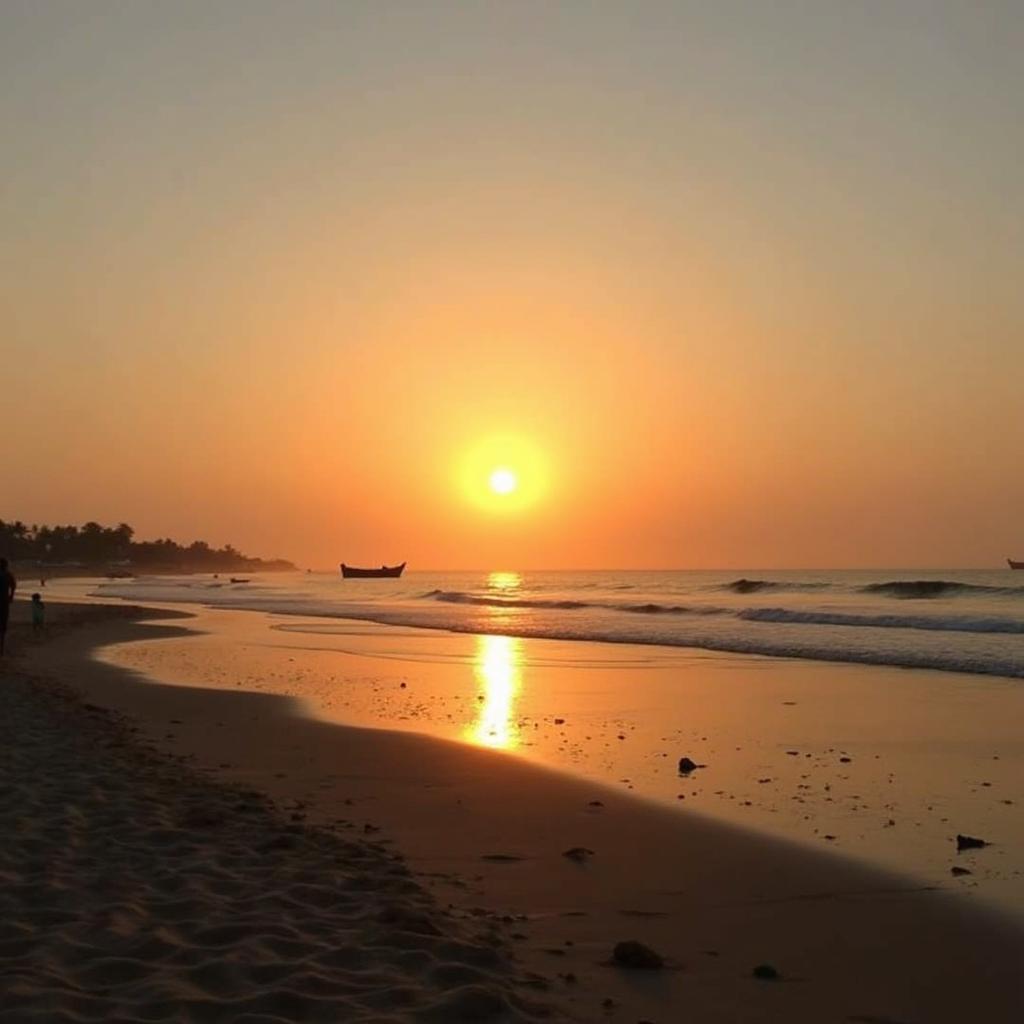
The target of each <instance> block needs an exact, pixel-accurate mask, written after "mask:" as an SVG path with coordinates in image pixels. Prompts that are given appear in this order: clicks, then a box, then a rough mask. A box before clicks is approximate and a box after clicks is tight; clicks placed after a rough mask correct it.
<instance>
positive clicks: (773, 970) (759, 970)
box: [750, 964, 782, 981]
mask: <svg viewBox="0 0 1024 1024" xmlns="http://www.w3.org/2000/svg"><path fill="white" fill-rule="evenodd" d="M750 973H751V974H752V975H753V976H754V977H755V978H757V979H758V980H759V981H778V980H779V978H781V977H782V975H781V974H780V973H779V970H778V968H777V967H772V965H771V964H758V965H757V966H756V967H755V968H754V969H753V970H752V971H751V972H750Z"/></svg>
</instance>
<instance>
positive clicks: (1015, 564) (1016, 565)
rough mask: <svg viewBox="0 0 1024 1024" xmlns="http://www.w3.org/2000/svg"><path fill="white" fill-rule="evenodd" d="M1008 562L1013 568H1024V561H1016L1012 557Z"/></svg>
mask: <svg viewBox="0 0 1024 1024" xmlns="http://www.w3.org/2000/svg"><path fill="white" fill-rule="evenodd" d="M1006 564H1007V565H1009V567H1010V568H1011V569H1024V562H1015V561H1014V560H1013V559H1012V558H1008V559H1007V560H1006Z"/></svg>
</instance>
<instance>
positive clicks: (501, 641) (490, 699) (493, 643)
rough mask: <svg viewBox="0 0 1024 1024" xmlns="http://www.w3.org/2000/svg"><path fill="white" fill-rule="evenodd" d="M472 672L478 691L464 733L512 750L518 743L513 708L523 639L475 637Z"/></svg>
mask: <svg viewBox="0 0 1024 1024" xmlns="http://www.w3.org/2000/svg"><path fill="white" fill-rule="evenodd" d="M473 673H474V675H475V676H476V678H477V682H478V683H479V684H480V689H481V692H480V694H479V695H478V696H479V698H480V699H479V711H478V713H477V717H476V720H475V721H474V722H472V723H471V724H470V726H469V728H468V729H467V733H466V735H467V737H468V738H469V739H470V740H472V741H473V742H474V743H479V744H480V745H481V746H485V747H495V748H498V749H501V750H514V749H515V748H516V747H517V746H519V727H518V725H517V724H516V721H515V714H514V712H515V703H516V698H517V697H518V695H519V691H520V689H521V686H522V641H521V640H520V639H519V638H518V637H514V636H479V637H477V646H476V651H475V652H474V655H473Z"/></svg>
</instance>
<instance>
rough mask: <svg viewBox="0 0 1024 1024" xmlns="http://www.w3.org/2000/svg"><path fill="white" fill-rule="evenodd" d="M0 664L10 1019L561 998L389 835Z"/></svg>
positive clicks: (356, 1009)
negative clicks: (315, 812) (216, 773)
mask: <svg viewBox="0 0 1024 1024" xmlns="http://www.w3.org/2000/svg"><path fill="white" fill-rule="evenodd" d="M2 678H3V689H2V692H3V704H4V713H3V716H2V718H0V749H2V751H3V754H2V756H0V786H2V789H3V794H4V801H3V807H2V811H0V829H2V834H3V837H4V840H3V846H2V852H0V878H2V880H3V890H2V894H0V1019H2V1020H3V1021H4V1022H5V1024H15V1022H19V1021H54V1022H56V1021H125V1022H127V1021H196V1022H216V1021H239V1022H242V1021H245V1022H250V1024H257V1022H265V1024H270V1022H272V1021H338V1020H345V1021H381V1022H383V1021H438V1022H444V1021H450V1020H451V1021H455V1020H460V1021H461V1020H491V1019H493V1020H506V1019H507V1020H528V1019H536V1018H538V1017H542V1016H547V1015H548V1011H546V1010H545V1008H544V1007H543V1006H542V1005H541V1004H540V1002H539V1000H538V998H537V996H538V992H537V985H536V984H535V983H532V982H531V981H530V979H528V978H526V977H525V975H524V974H523V972H522V971H521V970H516V969H515V968H514V967H513V966H512V964H511V960H510V958H509V957H508V956H507V954H506V953H505V952H503V947H504V946H506V945H507V944H508V942H509V940H508V937H507V935H503V934H502V932H501V930H500V926H498V927H496V926H495V925H493V924H492V923H491V922H489V921H485V920H474V919H465V920H458V919H457V917H456V915H454V914H452V913H449V912H446V911H445V910H443V909H442V908H441V907H440V906H439V905H438V903H437V901H436V900H435V899H434V898H433V897H432V896H431V895H430V894H429V893H428V892H427V891H426V889H425V887H424V886H423V885H422V884H421V883H420V882H418V881H416V880H415V879H414V878H413V877H411V874H410V872H409V869H408V868H407V867H406V866H405V864H404V862H403V861H402V859H401V858H400V857H399V856H398V855H397V854H396V853H394V852H393V851H391V850H389V849H388V848H387V847H385V846H384V845H382V844H380V843H378V842H375V841H373V840H370V839H368V838H362V837H359V838H354V837H346V838H343V837H340V836H338V835H335V834H332V832H331V831H330V830H329V829H326V828H310V827H307V826H306V825H304V824H302V823H301V822H295V821H291V820H288V818H287V817H286V816H285V815H282V814H281V813H280V812H278V811H277V810H276V809H275V808H274V807H273V806H272V805H271V804H270V802H269V801H268V800H267V799H266V798H265V797H264V796H263V795H262V794H259V793H257V792H254V791H252V790H248V789H245V788H240V787H233V786H230V785H227V784H224V783H223V782H214V781H212V780H210V779H208V778H203V777H201V775H200V773H198V772H196V771H194V770H193V769H191V768H188V767H186V766H183V765H182V764H181V763H180V762H178V761H177V760H175V759H173V758H171V757H169V756H168V755H166V754H162V753H158V752H156V751H154V750H152V749H151V748H149V747H147V746H146V745H144V744H143V743H141V742H140V741H139V740H138V739H137V738H135V737H134V736H133V734H132V730H131V729H130V728H129V727H127V726H126V724H125V723H123V722H122V721H121V720H120V719H119V718H118V717H117V716H116V715H115V714H114V713H112V712H109V711H106V710H104V709H101V708H99V707H97V706H96V705H92V704H88V703H84V702H82V701H81V699H80V698H78V697H77V696H75V695H74V694H73V693H72V692H70V691H68V690H67V689H65V688H64V687H62V686H61V685H60V684H57V683H55V682H52V681H46V680H41V679H39V678H33V677H30V676H27V675H24V674H21V673H17V672H15V673H12V672H10V671H9V669H6V668H5V671H4V673H3V677H2ZM299 817H301V816H299ZM506 931H507V929H506Z"/></svg>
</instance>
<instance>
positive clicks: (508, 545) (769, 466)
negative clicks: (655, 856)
mask: <svg viewBox="0 0 1024 1024" xmlns="http://www.w3.org/2000/svg"><path fill="white" fill-rule="evenodd" d="M712 6H714V7H715V9H714V10H711V7H712ZM899 8H900V9H899V10H898V11H891V10H889V9H888V7H887V6H881V5H880V6H879V7H878V8H877V10H876V11H875V14H874V16H872V17H871V18H870V19H867V18H865V17H864V16H863V15H862V14H861V13H858V12H857V11H854V10H853V7H852V5H836V6H834V7H833V6H830V5H821V6H820V7H819V8H816V9H814V8H808V6H807V5H803V4H797V3H792V4H783V5H779V6H778V7H776V6H775V5H773V12H774V13H773V14H772V16H771V17H769V16H768V15H767V14H765V13H764V9H763V8H762V7H761V6H760V5H751V4H723V5H706V4H694V5H692V6H691V5H687V4H679V3H660V2H653V0H652V2H649V3H645V4H640V5H638V6H636V7H635V8H634V7H632V6H631V5H619V4H612V3H609V4H601V3H594V4H577V3H571V2H567V3H562V4H544V5H540V4H532V3H523V4H516V5H483V4H482V5H479V6H476V5H468V6H467V5H462V4H456V3H442V2H437V3H432V4H403V3H396V4H394V5H383V6H382V5H378V4H370V3H350V4H325V5H322V4H319V3H312V2H311V3H306V4H299V5H282V4H263V3H237V4H232V3H222V4H218V5H205V4H203V5H201V4H190V3H183V4H181V5H166V6H164V7H162V8H158V7H155V6H153V5H122V4H116V3H98V4H94V5H77V4H70V5H64V4H53V5H46V6H45V9H42V10H40V5H35V4H15V5H13V6H12V9H11V13H10V16H9V17H6V16H5V20H6V21H8V22H9V31H5V33H4V37H3V40H2V41H0V95H2V96H3V100H2V102H0V130H2V131H3V135H4V138H5V139H7V140H9V141H10V142H13V143H14V145H13V146H12V147H10V148H11V149H12V152H13V156H12V159H11V161H10V166H9V167H8V168H7V169H6V170H5V179H6V180H5V188H4V190H3V192H2V193H0V215H2V216H3V220H4V224H5V230H4V232H3V236H2V239H0V252H2V255H3V267H4V273H3V274H2V275H0V278H2V280H0V310H2V313H3V329H2V336H0V345H2V350H3V356H4V361H3V366H4V370H5V373H4V385H5V387H4V391H5V398H4V407H5V409H6V411H7V414H8V415H7V417H6V419H7V424H8V427H7V445H6V449H5V452H4V457H3V460H2V467H3V468H2V475H3V487H2V488H0V518H5V519H11V518H21V519H24V520H27V521H39V522H43V521H47V522H53V521H77V522H81V521H84V520H85V519H88V518H95V519H98V520H101V521H104V522H111V523H113V522H116V521H119V520H122V519H125V520H128V521H129V522H131V523H132V524H133V525H134V526H135V527H136V529H137V531H138V533H139V534H140V535H142V536H145V537H152V536H156V535H171V536H173V537H175V538H178V539H181V540H190V539H192V538H193V537H197V536H201V537H204V538H206V539H208V540H210V541H211V542H214V543H218V544H220V543H224V542H231V543H234V544H235V545H236V546H238V547H241V548H242V549H243V550H245V551H247V552H252V553H255V554H261V555H265V556H277V555H280V556H283V557H288V558H292V559H294V560H295V561H297V562H298V563H299V564H300V565H302V566H307V565H312V566H314V567H328V566H332V565H335V564H336V563H337V562H338V561H339V560H341V559H345V560H346V561H348V562H352V563H359V562H368V563H370V564H379V563H380V562H384V561H387V562H392V561H400V560H402V559H407V560H408V562H409V564H410V566H411V567H412V568H496V567H507V568H560V567H565V568H576V567H579V568H582V567H690V566H692V567H723V568H731V567H738V568H744V567H747V568H770V567H800V566H807V567H822V566H824V567H841V566H871V567H876V566H893V567H904V566H906V567H910V566H935V567H944V566H948V567H955V566H985V565H990V564H991V565H995V564H999V562H1000V561H1001V559H1002V558H1003V557H1005V556H1006V555H1014V554H1017V555H1019V556H1020V557H1024V515H1022V511H1021V510H1022V508H1024V476H1022V474H1021V473H1020V471H1019V462H1020V452H1021V446H1022V441H1024V429H1022V415H1021V401H1020V392H1021V382H1022V380H1024V335H1022V327H1024V300H1022V298H1021V290H1020V287H1019V271H1020V267H1021V266H1022V265H1024V260H1022V257H1024V252H1022V251H1021V250H1022V238H1024V230H1022V229H1024V194H1022V192H1024V189H1022V186H1021V184H1020V175H1019V173H1018V172H1019V166H1020V163H1021V158H1022V157H1024V144H1022V128H1021V122H1020V119H1019V117H1018V116H1017V113H1018V112H1017V110H1016V101H1015V100H1014V99H1013V97H1019V96H1020V95H1024V73H1022V71H1021V64H1020V62H1019V60H1018V59H1017V54H1018V52H1019V48H1020V44H1021V42H1022V41H1024V19H1022V17H1021V15H1020V13H1019V10H1015V9H1014V6H1013V5H1001V4H989V5H980V6H979V7H978V8H975V7H973V6H972V7H971V10H970V11H969V10H968V9H967V7H966V6H957V5H949V6H947V5H943V4H923V3H922V4H916V3H908V4H906V5H899ZM858 9H859V8H858ZM494 437H505V438H512V439H513V440H512V441H511V445H512V450H513V453H518V455H517V457H520V456H522V453H523V452H528V453H533V454H532V455H530V456H529V458H527V461H528V462H529V461H530V459H533V460H534V461H535V462H536V464H537V466H538V467H541V466H542V469H540V468H538V469H537V470H536V472H537V473H538V474H542V476H543V488H538V490H542V491H543V493H538V494H537V495H536V496H535V497H536V500H534V501H532V502H520V503H519V505H520V506H521V507H518V508H517V509H515V510H512V511H507V510H506V511H503V510H502V509H501V508H500V507H496V504H495V503H491V504H488V503H486V502H485V503H483V504H481V503H480V502H476V501H474V500H472V495H471V494H467V492H466V485H465V481H464V480H462V479H461V478H460V473H462V472H463V468H464V465H465V460H466V459H467V457H469V455H470V453H472V452H473V451H474V450H475V449H476V447H477V446H479V445H480V444H482V443H484V442H486V440H487V439H488V438H494ZM513 468H520V467H513ZM527 468H528V467H527ZM529 477H530V472H529V471H527V472H525V473H524V480H526V479H527V478H529Z"/></svg>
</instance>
